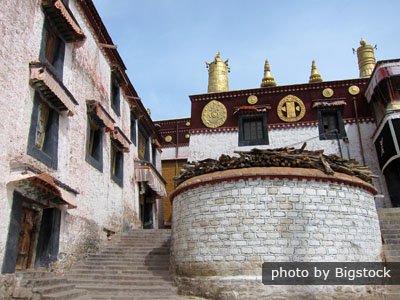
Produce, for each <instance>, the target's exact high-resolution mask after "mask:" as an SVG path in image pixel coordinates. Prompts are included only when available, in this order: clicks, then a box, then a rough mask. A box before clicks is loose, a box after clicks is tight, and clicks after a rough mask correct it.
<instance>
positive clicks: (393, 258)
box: [385, 255, 400, 262]
mask: <svg viewBox="0 0 400 300" xmlns="http://www.w3.org/2000/svg"><path fill="white" fill-rule="evenodd" d="M385 259H386V261H388V262H400V256H389V255H386V256H385Z"/></svg>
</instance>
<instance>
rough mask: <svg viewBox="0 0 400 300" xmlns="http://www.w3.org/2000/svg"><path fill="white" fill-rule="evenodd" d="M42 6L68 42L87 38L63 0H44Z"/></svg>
mask: <svg viewBox="0 0 400 300" xmlns="http://www.w3.org/2000/svg"><path fill="white" fill-rule="evenodd" d="M42 8H43V11H44V13H45V14H46V16H48V17H49V18H50V19H51V21H52V24H54V26H55V27H57V31H58V32H59V33H60V34H61V35H62V37H63V39H64V40H65V41H66V42H67V43H69V42H77V41H81V40H83V39H85V35H84V33H83V31H82V29H81V28H80V27H79V25H78V22H77V21H76V20H75V18H74V16H73V15H72V13H71V11H70V10H69V9H68V7H65V5H64V4H63V3H62V1H61V0H42Z"/></svg>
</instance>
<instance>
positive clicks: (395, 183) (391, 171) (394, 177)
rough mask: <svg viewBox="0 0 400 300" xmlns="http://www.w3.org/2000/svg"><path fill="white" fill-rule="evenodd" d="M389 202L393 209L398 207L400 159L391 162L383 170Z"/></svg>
mask: <svg viewBox="0 0 400 300" xmlns="http://www.w3.org/2000/svg"><path fill="white" fill-rule="evenodd" d="M384 175H385V179H386V184H387V188H388V191H389V195H390V201H391V202H392V205H393V207H400V158H397V159H395V160H394V161H392V162H391V163H390V164H389V165H388V166H387V167H386V168H385V170H384Z"/></svg>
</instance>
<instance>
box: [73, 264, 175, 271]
mask: <svg viewBox="0 0 400 300" xmlns="http://www.w3.org/2000/svg"><path fill="white" fill-rule="evenodd" d="M77 269H79V270H81V269H84V270H96V271H97V270H107V271H109V272H111V271H123V272H127V271H135V270H138V271H142V270H144V271H166V270H169V265H168V266H158V265H153V266H143V265H139V266H127V267H126V268H122V267H121V265H109V266H101V265H98V264H94V265H84V264H83V263H80V264H79V265H76V266H74V267H73V268H72V269H71V271H76V270H77Z"/></svg>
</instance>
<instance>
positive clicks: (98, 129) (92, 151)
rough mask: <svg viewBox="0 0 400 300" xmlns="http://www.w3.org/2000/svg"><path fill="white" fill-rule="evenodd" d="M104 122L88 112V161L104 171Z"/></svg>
mask: <svg viewBox="0 0 400 300" xmlns="http://www.w3.org/2000/svg"><path fill="white" fill-rule="evenodd" d="M103 132H104V129H103V124H102V123H101V122H99V121H98V120H96V118H95V117H94V116H92V115H90V114H88V122H87V135H86V136H87V138H86V161H87V162H88V163H90V164H91V165H92V166H93V167H95V168H96V169H97V170H99V171H100V172H103V136H104V134H103Z"/></svg>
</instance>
